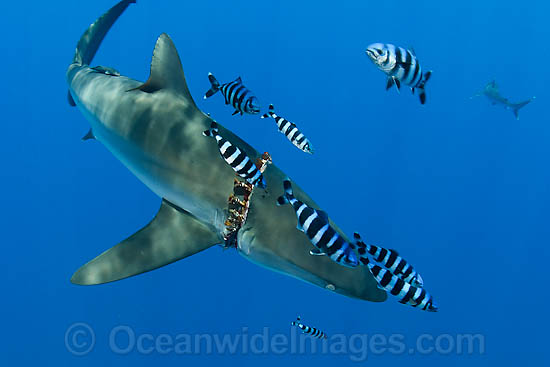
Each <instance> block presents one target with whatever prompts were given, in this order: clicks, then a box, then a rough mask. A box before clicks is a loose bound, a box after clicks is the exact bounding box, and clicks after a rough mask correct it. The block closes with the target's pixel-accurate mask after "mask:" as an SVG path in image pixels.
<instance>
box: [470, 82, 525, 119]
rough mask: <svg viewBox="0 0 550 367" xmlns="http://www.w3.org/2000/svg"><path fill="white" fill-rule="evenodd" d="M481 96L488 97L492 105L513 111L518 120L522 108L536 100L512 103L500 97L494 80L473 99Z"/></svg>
mask: <svg viewBox="0 0 550 367" xmlns="http://www.w3.org/2000/svg"><path fill="white" fill-rule="evenodd" d="M479 96H485V97H487V98H488V99H489V101H490V102H491V104H492V105H500V106H503V107H504V108H506V109H511V110H512V112H513V113H514V116H515V117H516V120H519V110H520V108H522V107H524V106H525V105H527V104H528V103H529V102H531V101H532V100H533V99H535V97H532V98H530V99H528V100H526V101H523V102H519V103H513V102H510V101H509V100H508V98H504V97H503V96H501V95H500V92H499V89H498V85H497V83H496V82H495V81H494V80H493V81H491V82H489V83H487V85H485V87H484V88H483V90H482V91H480V92H479V93H477V94H476V95H474V96H473V97H479ZM473 97H472V98H473Z"/></svg>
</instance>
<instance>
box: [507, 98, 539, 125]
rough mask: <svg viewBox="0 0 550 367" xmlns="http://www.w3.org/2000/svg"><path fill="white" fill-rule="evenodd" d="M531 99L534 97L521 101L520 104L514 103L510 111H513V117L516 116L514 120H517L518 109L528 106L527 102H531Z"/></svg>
mask: <svg viewBox="0 0 550 367" xmlns="http://www.w3.org/2000/svg"><path fill="white" fill-rule="evenodd" d="M533 99H535V97H533V98H531V99H528V100H527V101H523V102H520V103H514V104H513V105H512V109H513V112H514V116H516V120H519V110H520V108H522V107H523V106H525V105H527V104H529V102H531V101H532V100H533Z"/></svg>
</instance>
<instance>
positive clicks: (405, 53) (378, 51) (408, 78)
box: [366, 43, 432, 104]
mask: <svg viewBox="0 0 550 367" xmlns="http://www.w3.org/2000/svg"><path fill="white" fill-rule="evenodd" d="M366 53H367V56H368V57H369V59H370V60H371V61H372V62H373V63H374V64H375V65H376V66H377V67H378V69H380V70H382V71H383V72H384V73H386V74H387V75H388V82H387V84H386V90H388V89H390V88H391V87H392V86H393V85H394V84H395V85H396V87H397V90H399V88H400V87H401V83H403V84H406V85H408V86H410V87H411V88H412V92H413V93H414V90H415V89H418V94H419V96H420V103H422V104H424V103H425V102H426V91H425V86H426V82H427V81H428V79H430V76H431V75H432V72H431V71H426V72H422V67H421V66H420V63H419V62H418V59H417V58H416V55H415V53H414V50H406V49H404V48H402V47H396V46H394V45H392V44H383V43H373V44H372V45H370V46H369V47H368V48H367V51H366Z"/></svg>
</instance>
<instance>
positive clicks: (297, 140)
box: [262, 104, 313, 154]
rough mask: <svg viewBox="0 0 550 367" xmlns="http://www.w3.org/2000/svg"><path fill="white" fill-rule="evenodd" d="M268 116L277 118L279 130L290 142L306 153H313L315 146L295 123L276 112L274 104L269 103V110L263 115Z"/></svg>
mask: <svg viewBox="0 0 550 367" xmlns="http://www.w3.org/2000/svg"><path fill="white" fill-rule="evenodd" d="M267 117H272V118H274V119H275V122H276V123H277V127H278V128H279V131H280V132H281V133H283V134H285V136H286V137H287V138H288V140H290V142H291V143H292V144H294V145H295V146H296V147H297V148H298V149H301V150H303V151H304V152H306V153H309V154H313V146H312V145H311V143H310V142H309V140H308V139H307V138H306V137H305V135H304V134H303V133H302V132H301V131H300V130H298V128H297V127H296V125H295V124H294V123H292V122H290V121H288V120H287V119H285V118H283V117H281V116H278V115H277V114H275V109H274V108H273V105H272V104H270V105H269V111H268V112H267V113H266V114H264V115H263V116H262V118H263V119H264V118H267Z"/></svg>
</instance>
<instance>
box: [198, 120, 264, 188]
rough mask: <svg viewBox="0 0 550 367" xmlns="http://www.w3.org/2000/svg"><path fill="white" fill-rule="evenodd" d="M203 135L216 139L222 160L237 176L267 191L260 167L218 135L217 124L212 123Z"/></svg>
mask: <svg viewBox="0 0 550 367" xmlns="http://www.w3.org/2000/svg"><path fill="white" fill-rule="evenodd" d="M203 135H204V136H210V137H213V138H214V139H216V141H217V142H218V148H219V150H220V154H221V156H222V158H223V159H224V160H225V161H226V162H227V164H229V165H230V166H231V168H233V170H234V171H235V172H236V173H237V175H239V176H240V177H242V178H244V179H245V180H246V182H248V183H250V184H251V185H254V186H258V187H260V188H262V189H265V187H266V183H265V180H264V176H263V175H262V173H261V172H260V170H259V169H258V167H256V165H255V164H254V162H253V161H252V160H251V159H250V158H248V156H247V155H246V153H244V152H243V151H241V150H240V149H239V148H237V147H236V146H235V145H233V144H231V142H230V141H229V140H227V139H225V138H224V137H222V136H221V135H220V134H219V133H218V125H217V124H216V123H215V122H212V126H211V127H210V129H209V130H206V131H204V132H203Z"/></svg>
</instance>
